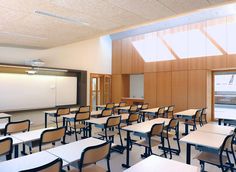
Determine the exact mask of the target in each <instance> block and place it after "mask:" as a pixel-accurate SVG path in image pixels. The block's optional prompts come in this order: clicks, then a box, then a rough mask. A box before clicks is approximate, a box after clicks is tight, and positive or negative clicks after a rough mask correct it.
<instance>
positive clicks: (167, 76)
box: [156, 72, 171, 106]
mask: <svg viewBox="0 0 236 172" xmlns="http://www.w3.org/2000/svg"><path fill="white" fill-rule="evenodd" d="M156 88H157V94H156V97H157V100H156V101H157V106H169V105H171V72H158V73H157V87H156Z"/></svg>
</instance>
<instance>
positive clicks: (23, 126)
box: [4, 119, 30, 136]
mask: <svg viewBox="0 0 236 172" xmlns="http://www.w3.org/2000/svg"><path fill="white" fill-rule="evenodd" d="M29 130H30V120H28V119H27V120H23V121H16V122H9V123H7V125H6V126H5V133H4V135H5V136H6V135H10V134H14V133H19V132H25V131H29Z"/></svg>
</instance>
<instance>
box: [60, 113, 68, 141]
mask: <svg viewBox="0 0 236 172" xmlns="http://www.w3.org/2000/svg"><path fill="white" fill-rule="evenodd" d="M65 121H66V119H65V118H64V117H63V119H62V123H63V127H65V128H66V131H67V126H65V123H66V122H65ZM66 134H67V133H66V132H65V135H64V137H63V140H62V142H61V143H62V144H66Z"/></svg>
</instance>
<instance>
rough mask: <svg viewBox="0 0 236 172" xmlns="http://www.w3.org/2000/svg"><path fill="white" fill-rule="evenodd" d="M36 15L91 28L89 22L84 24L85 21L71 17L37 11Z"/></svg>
mask: <svg viewBox="0 0 236 172" xmlns="http://www.w3.org/2000/svg"><path fill="white" fill-rule="evenodd" d="M34 13H36V14H39V15H43V16H48V17H54V18H57V19H59V20H62V21H65V22H69V23H74V24H79V25H85V26H89V23H87V22H83V21H81V20H78V19H73V18H69V17H64V16H60V15H57V14H53V13H49V12H45V11H38V10H35V11H34Z"/></svg>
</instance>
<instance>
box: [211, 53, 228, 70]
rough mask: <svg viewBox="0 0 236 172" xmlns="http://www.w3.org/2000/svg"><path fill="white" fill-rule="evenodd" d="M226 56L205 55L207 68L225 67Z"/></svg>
mask: <svg viewBox="0 0 236 172" xmlns="http://www.w3.org/2000/svg"><path fill="white" fill-rule="evenodd" d="M226 61H227V57H226V56H215V57H207V69H220V68H226Z"/></svg>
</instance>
